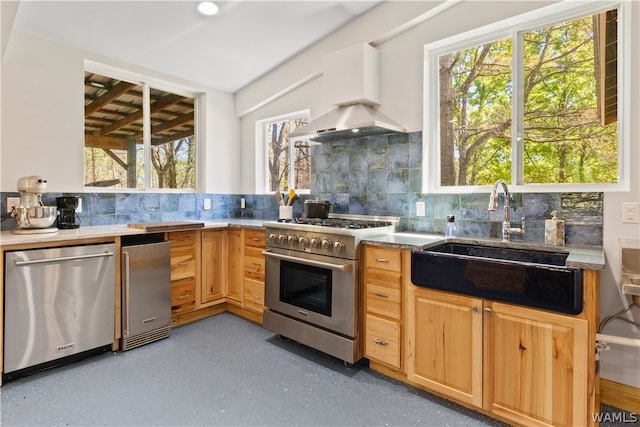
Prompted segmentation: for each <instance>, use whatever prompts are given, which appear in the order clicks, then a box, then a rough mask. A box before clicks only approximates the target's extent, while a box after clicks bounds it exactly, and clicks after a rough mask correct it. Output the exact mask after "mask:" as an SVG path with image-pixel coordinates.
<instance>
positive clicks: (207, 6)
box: [198, 1, 218, 16]
mask: <svg viewBox="0 0 640 427" xmlns="http://www.w3.org/2000/svg"><path fill="white" fill-rule="evenodd" d="M198 12H200V13H201V14H203V15H205V16H212V15H215V14H216V13H218V6H216V4H215V3H214V2H212V1H201V2H200V3H198Z"/></svg>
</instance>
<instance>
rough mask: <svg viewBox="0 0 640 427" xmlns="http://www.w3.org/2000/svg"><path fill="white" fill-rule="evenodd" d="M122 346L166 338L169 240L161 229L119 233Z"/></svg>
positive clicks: (167, 324)
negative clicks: (122, 234)
mask: <svg viewBox="0 0 640 427" xmlns="http://www.w3.org/2000/svg"><path fill="white" fill-rule="evenodd" d="M121 242H122V250H121V252H122V350H123V351H127V350H131V349H133V348H136V347H139V346H141V345H144V344H148V343H150V342H153V341H157V340H159V339H162V338H168V337H169V334H170V331H171V253H170V249H171V243H169V242H165V241H164V233H145V234H134V235H131V236H123V237H122V240H121Z"/></svg>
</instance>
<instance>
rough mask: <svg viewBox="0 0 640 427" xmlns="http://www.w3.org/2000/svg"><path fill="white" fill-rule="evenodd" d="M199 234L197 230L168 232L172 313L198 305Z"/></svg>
mask: <svg viewBox="0 0 640 427" xmlns="http://www.w3.org/2000/svg"><path fill="white" fill-rule="evenodd" d="M197 236H199V234H197V233H196V232H195V231H174V232H170V233H167V238H168V240H169V242H170V243H171V314H180V313H185V312H188V311H192V310H194V309H195V306H196V280H197V278H196V266H197V264H198V263H197V255H196V253H197V249H198V248H199V242H198V241H197V240H196V237H197Z"/></svg>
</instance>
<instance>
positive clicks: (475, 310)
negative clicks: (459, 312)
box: [471, 306, 480, 313]
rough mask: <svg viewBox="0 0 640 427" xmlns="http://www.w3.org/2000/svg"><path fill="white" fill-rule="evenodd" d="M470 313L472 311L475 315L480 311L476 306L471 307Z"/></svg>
mask: <svg viewBox="0 0 640 427" xmlns="http://www.w3.org/2000/svg"><path fill="white" fill-rule="evenodd" d="M471 311H473V312H474V313H477V312H479V311H480V309H479V308H478V307H476V306H473V308H472V309H471Z"/></svg>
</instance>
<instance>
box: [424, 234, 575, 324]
mask: <svg viewBox="0 0 640 427" xmlns="http://www.w3.org/2000/svg"><path fill="white" fill-rule="evenodd" d="M568 255H569V254H568V253H566V252H552V251H544V250H529V249H520V248H512V247H500V246H485V245H479V244H466V243H443V244H441V245H438V246H434V247H432V248H428V249H425V250H419V251H413V252H412V255H411V281H412V282H413V284H414V285H416V286H422V287H426V288H433V289H439V290H443V291H450V292H456V293H460V294H465V295H471V296H477V297H481V298H487V299H491V300H495V301H504V302H509V303H513V304H519V305H523V306H528V307H535V308H541V309H545V310H551V311H556V312H560V313H566V314H578V313H580V312H581V311H582V270H580V269H576V268H570V267H566V266H565V265H566V260H567V257H568Z"/></svg>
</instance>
